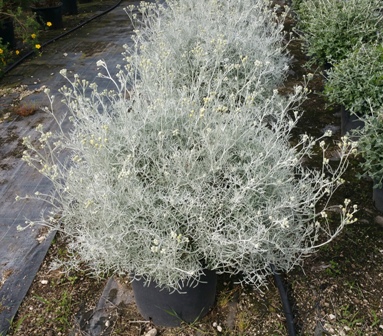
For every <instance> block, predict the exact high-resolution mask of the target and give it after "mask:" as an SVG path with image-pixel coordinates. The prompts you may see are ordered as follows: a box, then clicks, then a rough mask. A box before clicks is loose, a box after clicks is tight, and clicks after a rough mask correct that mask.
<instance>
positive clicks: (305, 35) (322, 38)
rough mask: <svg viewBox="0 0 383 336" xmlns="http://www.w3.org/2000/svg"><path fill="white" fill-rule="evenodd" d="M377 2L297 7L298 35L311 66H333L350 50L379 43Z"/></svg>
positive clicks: (324, 1)
mask: <svg viewBox="0 0 383 336" xmlns="http://www.w3.org/2000/svg"><path fill="white" fill-rule="evenodd" d="M380 8H381V1H380V0H347V1H346V0H306V1H301V2H300V4H299V9H298V10H297V14H298V29H299V30H298V32H299V34H300V36H301V37H302V39H303V40H304V42H305V45H304V49H305V52H306V53H307V55H308V56H310V57H311V62H312V63H317V64H319V65H324V64H327V63H330V64H334V63H337V62H339V61H340V60H342V59H344V58H345V57H347V56H348V54H349V53H350V52H351V51H352V49H353V48H354V47H355V46H357V45H359V44H361V43H367V42H374V41H376V40H378V39H381V36H380V34H381V31H382V28H383V24H382V15H381V14H380V12H379V9H380Z"/></svg>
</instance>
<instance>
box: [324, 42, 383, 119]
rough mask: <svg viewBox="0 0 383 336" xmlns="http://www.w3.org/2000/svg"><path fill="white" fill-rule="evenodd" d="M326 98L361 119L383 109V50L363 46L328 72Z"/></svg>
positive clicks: (377, 46)
mask: <svg viewBox="0 0 383 336" xmlns="http://www.w3.org/2000/svg"><path fill="white" fill-rule="evenodd" d="M324 92H325V95H326V96H327V98H328V100H329V101H330V102H331V103H335V104H342V105H344V106H345V108H346V109H348V110H350V111H351V112H352V113H356V114H358V115H361V114H365V113H369V112H370V109H371V108H372V109H376V108H379V107H380V106H382V105H383V46H382V44H363V45H361V46H360V47H358V48H356V49H355V50H353V51H352V52H351V53H350V55H349V56H348V57H347V58H345V59H343V60H342V61H340V62H339V63H337V64H335V66H334V68H332V69H331V70H330V71H329V72H328V81H327V82H326V84H325V91H324Z"/></svg>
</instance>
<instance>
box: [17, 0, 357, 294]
mask: <svg viewBox="0 0 383 336" xmlns="http://www.w3.org/2000/svg"><path fill="white" fill-rule="evenodd" d="M206 3H208V2H206ZM241 3H242V2H241ZM244 3H247V2H246V1H244ZM153 29H157V28H153ZM179 38H180V37H179ZM246 56H248V57H251V55H246V54H243V55H242V57H246ZM135 57H137V62H130V63H127V65H126V67H125V68H124V69H120V71H119V73H118V74H117V77H114V76H112V75H110V73H109V71H108V68H107V66H106V64H105V62H103V61H99V62H98V66H99V67H101V68H103V69H104V71H103V75H101V77H104V78H108V79H110V80H111V81H112V83H114V85H115V90H114V91H102V92H99V90H98V88H97V85H96V84H95V83H88V82H86V81H83V80H80V79H79V78H78V76H75V78H74V79H70V78H69V77H68V75H67V72H66V70H62V71H61V74H62V75H63V76H64V77H65V78H67V80H68V82H69V87H64V88H63V89H62V90H61V92H62V94H63V95H64V101H65V103H66V104H67V106H68V114H69V116H68V117H69V120H70V122H71V127H70V130H69V131H67V130H65V128H66V125H65V123H66V120H67V119H66V118H64V117H62V118H58V117H57V116H56V115H55V114H54V113H52V116H53V117H54V118H56V121H57V124H58V128H57V129H58V131H57V132H51V131H49V130H44V127H43V126H39V127H38V128H37V131H38V132H39V138H38V140H37V141H34V140H33V139H32V138H25V140H24V143H25V144H26V145H27V147H28V151H26V152H25V153H24V160H26V161H27V162H28V163H29V164H30V165H32V166H34V167H35V168H36V169H38V170H39V171H40V173H42V174H43V175H45V176H47V177H48V178H49V179H50V180H51V181H52V183H53V186H54V192H53V193H52V194H50V195H41V194H39V193H36V194H35V195H29V196H27V197H29V198H33V197H36V198H42V199H44V200H46V201H47V202H48V203H50V205H51V209H50V210H49V213H48V214H47V216H43V218H42V219H41V221H38V222H36V223H33V222H29V223H28V225H27V226H32V225H34V224H40V225H46V226H49V227H51V228H53V229H58V230H62V231H64V232H65V233H66V234H67V237H68V241H69V246H68V248H69V250H70V251H71V252H72V253H73V256H74V258H72V259H71V260H69V261H68V263H69V266H72V267H82V266H80V264H81V263H84V262H85V263H86V264H87V265H88V267H89V269H90V270H92V271H93V272H94V273H95V274H99V275H100V274H101V275H102V274H105V273H108V272H114V273H117V274H123V273H124V274H131V275H132V276H133V277H135V278H140V277H142V276H144V277H145V278H146V279H147V280H148V281H152V280H155V281H157V283H158V284H160V285H164V286H167V287H170V288H173V289H176V290H178V289H179V285H180V282H182V281H190V282H198V280H199V277H200V275H201V274H202V273H203V270H204V269H205V268H209V269H213V270H216V271H217V272H227V273H230V274H240V275H241V277H240V279H241V281H243V283H249V284H253V285H255V286H262V285H264V284H265V283H266V276H267V275H268V274H270V272H271V271H270V265H271V264H273V265H274V266H275V267H276V268H277V269H279V270H285V271H288V270H290V269H291V268H292V267H293V266H294V265H296V264H298V263H299V262H300V261H301V260H302V257H303V256H304V255H307V254H309V253H311V252H313V251H314V250H315V249H316V248H318V247H320V246H321V245H323V244H325V243H328V242H330V241H331V240H332V239H333V238H334V237H335V236H336V235H337V234H338V233H339V232H340V230H341V229H342V228H343V226H344V225H346V224H348V223H351V222H353V221H354V220H355V219H354V218H353V215H354V213H355V211H356V207H355V206H351V205H350V201H349V200H345V202H344V204H343V205H341V206H337V207H336V208H337V210H338V212H339V214H340V221H339V224H338V225H336V226H335V227H334V224H333V223H332V224H333V225H332V229H331V228H330V223H329V221H328V218H327V216H328V211H329V210H331V207H330V206H329V205H328V204H329V203H328V202H329V199H330V198H331V196H332V194H333V193H334V192H335V190H336V189H337V187H338V186H339V185H340V184H341V183H342V179H341V176H342V174H343V172H344V171H345V169H346V167H347V157H348V156H349V155H351V154H352V153H353V151H354V149H355V144H354V143H352V142H349V141H348V140H347V139H346V138H344V139H342V140H343V141H341V142H339V144H338V152H339V153H338V155H339V161H338V165H337V166H336V167H333V166H332V165H330V162H329V159H328V158H327V156H326V144H325V142H324V140H325V138H327V137H328V136H329V135H330V134H329V133H326V134H325V135H324V136H323V137H322V138H319V139H313V138H311V137H309V136H307V135H302V136H301V138H300V139H299V140H298V141H297V143H296V144H295V145H294V146H292V145H291V144H290V140H291V131H292V130H293V128H294V127H295V126H296V123H297V121H298V119H299V116H300V115H299V112H298V111H294V113H293V112H292V110H294V109H295V108H296V107H297V106H298V105H299V104H300V102H301V101H302V100H303V99H304V98H305V96H306V90H305V89H304V88H302V87H296V88H295V91H294V93H293V94H291V95H290V96H288V97H285V98H283V97H280V96H279V94H278V91H277V90H275V89H274V90H271V91H270V92H269V94H267V95H265V96H264V99H259V96H256V93H254V92H253V91H252V90H250V89H249V90H243V91H242V92H241V95H242V98H243V99H241V100H240V101H238V99H236V97H238V95H237V94H234V95H230V94H220V92H221V91H220V89H221V87H223V90H227V89H228V88H229V89H230V86H229V85H230V83H232V85H233V92H236V90H237V85H238V84H237V82H235V81H228V82H227V85H228V86H220V85H217V86H216V87H215V88H214V90H211V91H210V90H207V91H206V92H205V93H204V95H203V96H201V91H200V87H199V85H200V81H199V80H197V81H190V83H187V82H185V84H182V85H180V86H175V84H174V82H173V81H172V80H171V81H166V80H164V81H158V82H157V83H156V84H155V85H156V87H157V90H156V91H153V90H152V89H153V86H151V84H150V83H148V82H147V81H146V80H145V79H142V78H141V77H140V76H139V74H141V73H143V72H145V71H146V70H145V66H146V64H147V62H145V61H144V60H145V57H144V56H143V59H142V62H140V57H141V56H140V54H139V53H136V54H135ZM267 60H268V59H265V60H264V61H267ZM162 61H163V62H164V63H165V64H164V66H167V67H169V65H168V64H166V62H167V60H166V59H165V60H161V59H159V60H158V62H162ZM270 62H271V63H272V62H274V60H273V58H272V57H271V58H270ZM277 63H278V61H277ZM174 66H175V67H177V66H178V63H177V64H176V63H174ZM160 68H161V67H160V66H158V69H160ZM169 69H170V67H169ZM198 76H203V75H202V74H201V73H199V74H198ZM210 82H215V79H214V78H213V77H209V78H208V79H206V80H205V83H207V84H209V83H210ZM250 84H251V83H249V84H244V87H247V86H248V85H250ZM265 85H267V84H265ZM132 88H133V89H132ZM128 90H130V99H126V92H127V91H128ZM230 90H231V89H230ZM89 91H90V92H89ZM47 93H48V92H47ZM48 94H49V93H48ZM255 98H256V99H255ZM50 99H51V102H52V105H53V97H50ZM223 106H224V107H225V108H223ZM316 147H318V148H319V149H321V150H322V153H323V165H322V169H320V170H312V169H309V168H307V167H304V166H303V165H302V162H303V161H304V159H305V158H306V157H307V156H310V155H312V154H313V152H314V148H316ZM319 203H321V204H319ZM56 213H59V214H60V220H59V221H58V222H56V221H55V220H54V218H53V217H54V215H55V214H56ZM20 229H23V228H20Z"/></svg>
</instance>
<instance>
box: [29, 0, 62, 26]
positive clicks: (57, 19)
mask: <svg viewBox="0 0 383 336" xmlns="http://www.w3.org/2000/svg"><path fill="white" fill-rule="evenodd" d="M62 7H63V4H62V2H60V4H59V5H57V6H55V7H31V9H32V12H33V13H36V19H37V22H38V23H39V24H40V25H41V26H42V27H43V28H44V29H45V28H50V29H61V28H63V18H62ZM47 22H50V23H52V26H51V27H48V26H47Z"/></svg>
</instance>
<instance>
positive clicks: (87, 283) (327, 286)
mask: <svg viewBox="0 0 383 336" xmlns="http://www.w3.org/2000/svg"><path fill="white" fill-rule="evenodd" d="M288 24H289V26H290V25H291V24H293V19H292V18H290V22H288ZM289 50H290V53H291V54H292V55H293V61H292V71H291V72H290V76H289V78H288V80H287V81H286V83H285V87H284V88H281V91H282V90H283V91H286V92H288V91H289V90H290V89H291V87H293V86H294V85H296V84H298V83H300V82H301V81H302V76H303V75H304V74H308V73H313V74H314V78H313V80H312V81H311V82H310V85H309V88H310V89H311V93H310V95H309V99H308V100H307V101H306V102H305V103H304V105H303V107H302V108H303V110H304V116H303V117H302V118H301V120H300V122H299V125H298V128H297V130H296V134H295V135H297V134H302V133H307V134H309V135H313V136H318V135H321V134H323V132H324V130H326V129H328V128H331V129H332V130H333V131H334V132H335V133H334V139H335V140H336V139H339V138H340V133H339V129H340V127H339V126H340V115H339V113H338V111H339V107H337V106H328V105H327V103H326V101H325V99H324V97H323V95H322V92H323V83H324V76H323V70H322V69H320V68H318V69H313V68H312V69H307V68H305V67H304V64H305V62H306V58H305V56H304V55H303V54H302V52H301V45H300V41H299V40H298V39H296V40H293V41H292V42H291V43H290V45H289ZM11 110H12V109H10V110H9V111H11ZM8 113H9V112H8ZM25 113H27V112H25ZM9 136H10V137H12V134H11V133H10V134H9ZM15 155H18V154H17V153H16V154H15ZM316 160H317V159H316V158H313V160H312V161H311V162H309V163H308V164H310V165H312V166H315V165H316ZM359 160H360V159H359V158H358V157H356V158H354V159H352V160H351V162H350V165H349V168H348V170H347V172H346V176H345V178H344V179H345V180H346V183H345V184H344V185H343V186H342V187H341V188H340V189H339V190H338V192H337V194H336V195H335V198H334V200H333V202H334V204H340V203H343V200H344V199H345V198H349V199H351V200H352V202H353V203H356V204H357V205H358V208H359V209H360V210H359V212H358V214H357V217H358V221H357V222H356V223H354V224H351V225H349V226H347V227H346V228H345V229H344V230H343V231H342V233H341V234H340V235H339V236H338V237H337V238H336V239H335V240H334V241H333V242H332V243H330V244H329V245H326V246H325V247H323V248H321V249H319V250H318V251H317V253H315V254H313V255H311V256H310V257H307V258H306V259H305V262H304V264H303V265H302V268H300V267H296V268H295V269H294V270H292V271H291V272H290V273H289V274H287V275H284V276H283V278H284V281H285V283H286V286H287V288H288V293H289V298H290V302H291V304H292V309H293V314H294V322H295V327H296V330H297V333H298V334H299V335H315V336H319V335H364V336H367V335H382V334H383V299H382V295H381V288H382V287H383V214H382V213H379V212H378V211H377V210H376V209H375V207H374V205H373V202H372V182H371V181H369V180H368V179H359V178H357V175H358V173H360V168H359V166H358V164H359ZM1 169H7V167H1ZM65 246H66V245H65V239H64V238H63V237H61V236H60V235H57V236H56V238H55V240H54V242H53V244H52V246H51V248H50V250H49V252H48V255H47V257H46V259H45V261H44V263H43V265H42V266H41V269H40V271H39V272H38V274H37V276H36V278H35V280H34V283H33V285H32V287H31V288H30V290H29V293H28V295H27V297H26V298H25V300H24V302H23V303H22V305H21V307H20V309H19V312H18V314H17V316H16V318H15V319H14V321H13V324H12V328H11V330H10V333H9V335H15V336H16V335H18V336H21V335H23V336H24V335H25V336H27V335H28V336H30V335H47V336H49V335H52V336H53V335H95V333H93V332H92V331H91V330H90V325H91V324H92V322H91V321H92V317H94V316H95V315H96V313H97V311H98V308H96V307H97V305H98V302H99V299H100V297H101V294H102V292H103V290H104V288H105V286H106V284H107V282H108V277H107V276H105V278H104V279H99V280H96V279H93V278H90V277H89V276H87V274H86V272H85V271H84V272H83V273H80V272H77V273H73V272H72V273H69V274H65V273H64V272H63V270H62V269H58V270H54V271H51V270H50V269H51V266H52V262H53V260H55V259H56V258H59V259H60V258H67V257H68V256H67V254H66V248H65ZM113 281H115V282H116V283H117V284H118V286H120V287H121V288H123V289H124V291H125V293H131V289H130V285H129V279H126V278H114V280H113ZM218 287H219V288H218V294H217V300H216V304H215V306H214V308H213V309H212V310H211V312H210V313H209V314H208V315H207V316H206V317H204V318H203V319H202V320H201V321H199V322H196V323H194V324H191V325H190V324H185V325H182V326H181V327H180V328H161V327H156V326H154V325H152V324H151V323H150V321H143V320H142V317H141V316H140V314H139V313H138V311H137V308H136V306H135V304H134V302H133V301H132V300H128V299H127V300H125V301H124V302H122V303H118V304H111V305H109V307H108V312H107V318H105V319H103V320H102V321H103V322H102V325H99V327H100V328H99V330H101V331H100V332H99V333H98V334H99V335H124V336H133V335H147V336H149V335H156V332H157V335H161V336H170V335H177V336H181V335H185V336H186V335H188V336H189V335H190V336H191V335H196V336H197V335H236V336H239V335H287V329H286V323H285V317H284V314H283V310H282V305H281V302H280V296H279V294H278V290H277V288H276V286H275V285H274V282H273V279H272V278H270V282H269V286H268V288H264V289H263V292H260V291H255V290H253V289H252V288H251V287H248V288H243V287H240V286H237V285H234V284H233V283H232V281H230V279H225V278H224V277H220V278H219V286H218ZM100 321H101V320H100Z"/></svg>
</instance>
